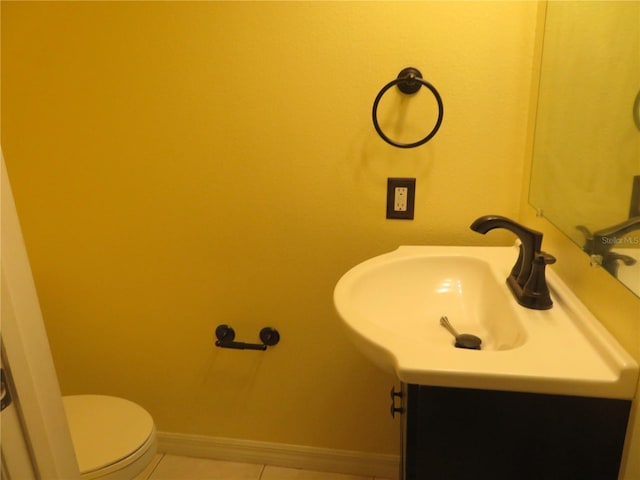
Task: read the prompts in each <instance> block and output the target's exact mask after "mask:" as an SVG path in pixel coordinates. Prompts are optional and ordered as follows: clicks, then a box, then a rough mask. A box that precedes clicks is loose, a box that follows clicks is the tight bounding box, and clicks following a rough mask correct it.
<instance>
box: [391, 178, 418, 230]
mask: <svg viewBox="0 0 640 480" xmlns="http://www.w3.org/2000/svg"><path fill="white" fill-rule="evenodd" d="M402 187H404V188H406V189H407V207H406V209H405V210H396V209H395V208H394V207H395V198H396V195H395V193H396V188H402ZM415 199H416V179H415V178H387V218H391V219H399V220H413V211H414V206H415Z"/></svg>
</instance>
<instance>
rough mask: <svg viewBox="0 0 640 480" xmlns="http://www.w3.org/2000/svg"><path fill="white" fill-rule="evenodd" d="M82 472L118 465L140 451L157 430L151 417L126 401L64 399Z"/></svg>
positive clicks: (93, 397) (85, 397)
mask: <svg viewBox="0 0 640 480" xmlns="http://www.w3.org/2000/svg"><path fill="white" fill-rule="evenodd" d="M62 400H63V403H64V408H65V412H66V414H67V420H68V422H69V429H70V430H71V439H72V441H73V446H74V448H75V451H76V457H77V460H78V467H79V468H80V473H86V472H90V471H94V470H99V469H102V468H105V467H108V466H109V465H112V464H114V463H117V462H119V461H121V460H123V459H125V458H126V457H128V456H130V455H132V454H133V453H135V452H136V450H139V449H140V448H141V447H142V446H143V445H144V444H145V442H146V441H147V440H148V439H149V437H150V436H151V435H152V433H153V431H154V425H153V419H152V418H151V415H149V413H148V412H147V411H146V410H145V409H144V408H142V407H141V406H139V405H137V404H135V403H133V402H131V401H129V400H125V399H123V398H118V397H109V396H104V395H70V396H65V397H63V398H62Z"/></svg>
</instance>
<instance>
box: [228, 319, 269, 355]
mask: <svg viewBox="0 0 640 480" xmlns="http://www.w3.org/2000/svg"><path fill="white" fill-rule="evenodd" d="M216 338H217V339H218V340H216V347H220V348H234V349H236V350H266V349H267V347H272V346H273V345H276V344H277V343H278V342H279V341H280V333H278V330H276V329H275V328H273V327H264V328H263V329H262V330H260V341H261V342H262V343H247V342H236V341H234V339H235V338H236V332H235V330H234V329H233V328H232V327H230V326H229V325H225V324H223V325H218V326H217V327H216Z"/></svg>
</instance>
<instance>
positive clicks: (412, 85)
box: [371, 67, 444, 148]
mask: <svg viewBox="0 0 640 480" xmlns="http://www.w3.org/2000/svg"><path fill="white" fill-rule="evenodd" d="M393 86H397V87H398V90H400V91H401V92H402V93H404V94H405V95H413V94H414V93H416V92H418V90H420V87H426V88H427V89H428V90H430V91H431V93H433V96H434V97H435V99H436V101H437V102H438V119H437V120H436V124H435V126H434V127H433V129H432V130H431V132H429V134H428V135H427V136H426V137H424V138H423V139H421V140H418V141H417V142H413V143H400V142H396V141H395V140H392V139H390V138H389V137H387V135H385V133H384V132H383V131H382V129H381V128H380V124H379V123H378V104H379V103H380V99H381V98H382V96H383V95H384V94H385V93H386V92H387V90H389V89H390V88H391V87H393ZM371 115H372V117H373V126H374V127H375V129H376V132H378V135H380V137H381V138H382V139H383V140H384V141H385V142H387V143H388V144H390V145H393V146H394V147H398V148H414V147H419V146H420V145H423V144H425V143H427V142H428V141H429V140H431V139H432V138H433V136H434V135H435V134H436V133H437V132H438V130H439V129H440V125H441V124H442V118H443V117H444V105H443V104H442V98H441V97H440V94H439V93H438V90H436V88H435V87H434V86H433V85H431V84H430V83H429V82H427V81H426V80H424V79H423V78H422V73H420V70H418V69H417V68H413V67H407V68H404V69H402V70H401V71H400V73H399V74H398V77H397V78H396V79H394V80H391V81H390V82H389V83H387V84H386V85H385V86H384V87H382V90H380V93H378V96H377V97H376V99H375V100H374V102H373V111H372V114H371Z"/></svg>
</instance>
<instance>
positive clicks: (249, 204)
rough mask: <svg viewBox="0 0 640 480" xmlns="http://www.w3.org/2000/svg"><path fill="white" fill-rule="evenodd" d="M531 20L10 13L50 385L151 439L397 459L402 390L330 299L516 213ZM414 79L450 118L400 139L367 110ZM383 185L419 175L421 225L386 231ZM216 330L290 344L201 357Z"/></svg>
mask: <svg viewBox="0 0 640 480" xmlns="http://www.w3.org/2000/svg"><path fill="white" fill-rule="evenodd" d="M536 9H537V5H536V4H535V3H533V2H495V3H494V2H473V1H472V2H396V1H389V2H319V1H316V2H193V3H191V2H188V3H187V2H185V3H179V2H162V3H155V2H153V3H152V2H140V3H125V2H113V3H110V2H99V3H98V2H76V3H59V2H56V3H49V2H38V3H32V2H15V3H14V2H7V1H3V2H2V101H3V102H2V125H3V130H2V146H3V149H4V153H5V159H6V163H7V167H8V170H9V175H10V178H11V181H12V183H13V187H14V193H15V196H16V203H17V206H18V211H19V214H20V216H21V219H22V223H23V230H24V235H25V238H26V242H27V247H28V251H29V254H30V257H31V262H32V268H33V271H34V275H35V281H36V284H37V287H38V292H39V295H40V301H41V303H42V309H43V313H44V317H45V322H46V325H47V331H48V334H49V337H50V341H51V345H52V350H53V354H54V358H55V362H56V367H57V371H58V374H59V377H60V381H61V385H62V389H63V391H64V392H65V393H67V394H71V393H78V392H102V393H109V394H116V395H121V396H124V397H127V398H130V399H132V400H134V401H136V402H139V403H140V404H142V405H144V406H145V407H146V408H148V409H149V410H150V411H151V413H152V414H153V416H154V417H155V419H156V421H157V424H158V427H159V429H160V430H162V431H168V432H180V433H192V434H203V435H211V436H221V437H236V438H244V439H253V440H264V441H272V442H285V443H292V444H303V445H312V446H320V447H329V448H337V449H350V450H361V451H371V452H380V453H395V452H397V450H398V444H397V442H396V441H395V436H396V435H397V430H398V424H397V421H393V420H392V419H391V418H390V416H389V415H388V413H387V412H388V406H389V399H388V391H389V388H390V386H391V384H392V383H393V382H394V380H393V378H392V377H390V376H388V375H386V374H384V373H382V372H381V371H379V370H378V369H377V368H376V367H374V366H373V365H371V364H370V363H369V362H368V361H366V360H365V359H364V358H362V357H361V356H360V355H359V354H358V353H356V352H355V351H354V349H353V348H352V346H351V345H350V344H349V342H348V341H347V340H346V339H345V336H344V335H343V332H342V329H341V326H340V322H339V320H338V318H337V316H336V314H335V313H334V310H333V306H332V290H333V286H334V285H335V282H336V281H337V279H338V278H339V277H340V275H341V274H342V273H343V272H345V271H346V270H347V269H348V268H350V267H351V266H353V265H355V264H357V263H358V262H360V261H362V260H363V259H365V258H367V257H370V256H372V255H375V254H379V253H382V252H385V251H389V250H392V249H394V248H395V247H396V246H398V245H400V244H411V243H430V244H441V243H449V244H486V242H487V241H488V239H487V238H485V237H482V236H479V235H477V234H475V233H473V232H471V231H470V230H469V229H468V225H469V224H470V223H471V221H472V220H473V219H475V218H476V217H477V216H479V215H483V214H487V213H500V214H503V215H507V216H511V217H517V215H518V213H519V208H520V198H521V193H522V192H521V188H522V185H521V178H522V173H523V163H524V156H525V152H526V141H527V128H528V125H527V112H528V111H529V100H530V97H529V93H530V82H531V71H532V61H533V60H532V59H533V54H534V43H535V31H536ZM409 65H412V66H415V67H418V68H420V69H421V70H422V72H423V74H424V75H425V78H426V79H427V80H429V81H430V82H431V83H433V84H434V85H435V86H436V87H437V88H438V89H439V91H440V93H441V95H442V97H443V100H444V105H445V118H444V123H443V126H442V128H441V130H440V132H439V133H438V134H437V135H436V137H435V138H434V139H433V140H432V141H431V142H430V143H428V144H427V145H425V146H423V147H421V148H417V149H413V150H400V149H396V148H393V147H391V146H389V145H387V144H385V143H384V142H383V141H382V140H381V139H380V138H379V137H378V136H377V135H376V133H375V131H374V129H373V126H372V124H371V119H370V112H371V106H372V102H373V99H374V98H375V96H376V94H377V93H378V91H379V90H380V88H381V87H382V86H383V85H384V84H385V83H387V82H389V81H390V80H391V79H393V78H394V77H395V76H396V75H397V73H398V72H399V70H400V69H401V68H403V67H405V66H409ZM389 95H392V93H391V92H390V93H389ZM421 95H422V93H421ZM416 101H418V100H417V99H416ZM424 128H425V130H428V129H429V128H430V125H425V127H424ZM389 176H414V177H416V178H417V198H416V202H417V204H416V219H415V220H414V221H412V222H403V221H388V220H385V218H384V211H385V188H386V178H387V177H389ZM491 240H492V241H504V242H506V241H511V240H512V238H511V237H509V236H508V235H507V236H505V237H500V236H499V235H496V236H495V237H494V238H493V239H491ZM554 253H556V252H554ZM221 323H228V324H231V325H232V326H233V327H234V328H235V329H236V332H237V334H238V338H239V339H240V340H246V341H251V340H253V339H254V338H255V337H256V336H257V332H258V330H259V329H260V328H261V327H262V326H265V325H271V326H274V327H277V328H278V329H279V331H280V333H281V335H282V340H281V343H280V344H279V345H278V346H277V347H275V348H273V349H271V350H269V351H268V352H266V353H262V352H247V351H245V352H240V351H233V350H220V349H216V348H215V347H214V346H213V341H214V330H215V327H216V326H217V325H218V324H221Z"/></svg>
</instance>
